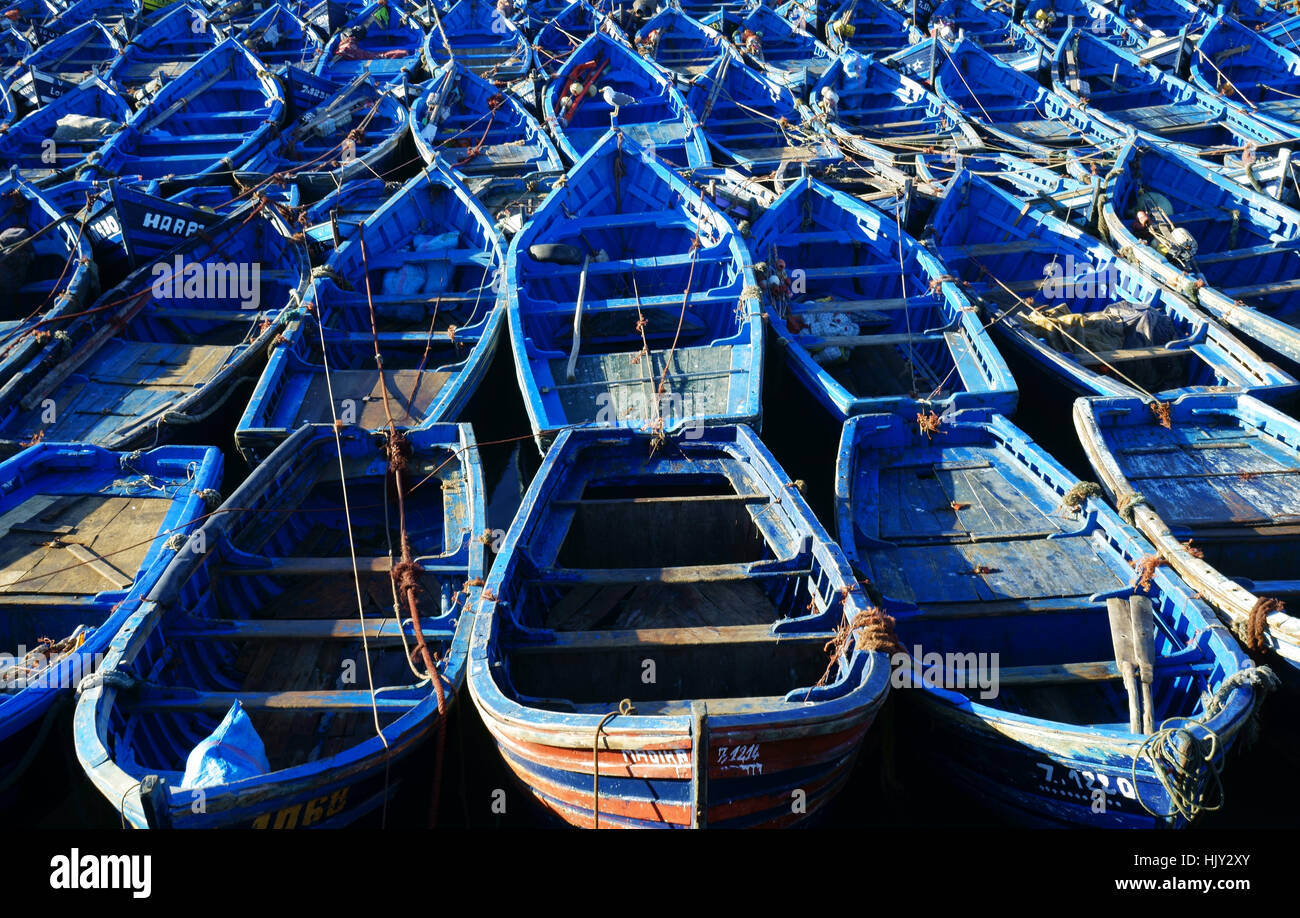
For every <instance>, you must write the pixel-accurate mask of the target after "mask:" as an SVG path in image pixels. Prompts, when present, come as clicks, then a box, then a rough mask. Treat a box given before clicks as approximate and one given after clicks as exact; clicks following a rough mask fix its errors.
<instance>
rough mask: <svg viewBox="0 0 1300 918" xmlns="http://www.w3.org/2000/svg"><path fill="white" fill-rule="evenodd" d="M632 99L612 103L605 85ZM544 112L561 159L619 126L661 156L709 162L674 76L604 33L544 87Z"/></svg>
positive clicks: (682, 163)
mask: <svg viewBox="0 0 1300 918" xmlns="http://www.w3.org/2000/svg"><path fill="white" fill-rule="evenodd" d="M605 89H611V90H613V91H614V92H616V93H621V94H622V95H626V96H630V97H632V98H633V99H635V100H636V102H635V103H633V104H630V105H626V106H623V107H620V108H619V109H617V110H615V107H614V106H613V105H612V104H610V103H609V102H608V101H606V99H605V96H604V94H603V90H605ZM542 114H543V115H544V116H545V117H546V126H547V128H548V129H549V130H550V132H551V136H552V137H554V138H555V142H556V145H557V146H558V147H559V148H560V152H561V153H563V154H564V156H565V158H566V159H568V160H570V161H571V162H574V163H576V162H577V161H578V160H579V159H582V158H583V156H585V155H586V154H587V152H588V151H590V150H591V149H592V148H593V147H595V146H596V144H597V143H598V142H599V141H600V140H601V139H602V138H603V137H604V136H605V135H606V133H607V132H608V131H609V129H610V127H611V126H613V125H614V123H615V119H617V125H618V127H619V129H620V130H622V131H623V133H624V135H625V136H627V137H628V139H630V140H633V141H635V142H636V144H637V146H639V147H641V148H647V149H650V150H652V151H653V153H654V155H655V156H656V157H658V158H659V159H661V160H663V161H665V162H668V163H671V164H673V165H675V166H678V167H686V168H687V169H694V168H696V167H698V166H707V165H708V164H709V146H708V141H707V140H706V139H705V137H704V133H703V131H701V130H700V129H699V125H698V124H696V123H695V116H694V115H693V114H692V113H691V110H690V108H689V107H688V106H687V105H686V100H685V99H684V98H683V97H682V94H681V93H680V92H679V91H678V89H677V87H675V86H674V85H673V83H672V80H671V79H670V78H669V77H668V76H667V75H666V74H665V73H664V72H663V71H661V70H660V69H659V68H658V67H656V66H655V65H654V64H652V63H650V62H649V61H647V60H645V59H644V58H642V57H641V56H640V55H638V54H637V53H636V52H635V51H633V50H632V49H631V48H629V47H628V46H627V45H625V44H623V43H621V42H617V41H615V40H614V39H612V38H610V37H609V36H608V35H605V34H603V33H596V34H594V35H592V36H591V37H590V38H588V39H587V40H586V41H584V42H583V43H582V44H581V45H580V46H579V47H578V50H576V51H574V52H573V54H571V55H570V56H569V59H568V60H567V61H566V62H565V64H564V67H563V68H562V69H561V70H560V71H559V73H557V74H556V75H555V76H554V77H553V78H552V79H551V81H550V82H549V83H548V84H547V86H546V91H545V92H544V93H543V95H542Z"/></svg>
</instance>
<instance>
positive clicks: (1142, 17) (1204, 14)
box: [1118, 0, 1213, 38]
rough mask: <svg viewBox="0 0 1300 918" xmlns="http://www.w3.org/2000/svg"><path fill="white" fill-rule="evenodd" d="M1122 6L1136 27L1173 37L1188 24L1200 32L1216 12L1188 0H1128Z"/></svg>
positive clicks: (1192, 31) (1143, 30)
mask: <svg viewBox="0 0 1300 918" xmlns="http://www.w3.org/2000/svg"><path fill="white" fill-rule="evenodd" d="M1118 9H1119V12H1120V13H1121V14H1122V15H1123V16H1124V18H1125V19H1127V20H1128V21H1129V23H1130V24H1131V25H1132V26H1133V27H1134V28H1135V29H1137V30H1138V31H1139V32H1142V33H1144V34H1146V35H1149V36H1151V37H1153V38H1172V37H1173V36H1175V35H1177V34H1178V33H1179V32H1180V31H1182V30H1183V29H1184V28H1186V29H1187V30H1188V32H1189V34H1196V33H1199V32H1200V31H1201V30H1202V29H1203V28H1204V27H1205V24H1206V22H1207V21H1208V20H1209V19H1210V18H1211V17H1212V15H1213V14H1212V11H1211V10H1210V9H1209V8H1207V7H1201V6H1199V5H1197V4H1196V3H1188V2H1186V0H1124V3H1122V4H1120V5H1119V7H1118Z"/></svg>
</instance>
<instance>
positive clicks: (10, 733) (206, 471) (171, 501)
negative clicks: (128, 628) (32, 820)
mask: <svg viewBox="0 0 1300 918" xmlns="http://www.w3.org/2000/svg"><path fill="white" fill-rule="evenodd" d="M221 465H222V462H221V453H220V452H219V451H218V450H216V449H213V448H210V447H197V446H164V447H160V448H158V449H153V450H149V451H148V452H143V453H131V454H125V453H112V452H109V451H107V450H104V449H100V448H99V447H95V446H84V445H81V444H74V443H39V444H37V445H35V446H32V447H29V448H28V449H25V450H23V451H22V452H21V453H19V454H18V455H17V456H14V457H12V458H10V459H7V460H5V461H4V462H0V482H2V483H3V484H0V520H3V527H2V528H3V535H0V559H3V562H4V574H3V575H0V582H2V583H3V586H0V608H3V609H4V613H5V614H4V616H3V618H2V619H0V621H2V622H3V624H0V647H2V648H3V649H4V650H3V653H0V794H4V796H5V797H7V798H10V799H12V797H13V795H12V794H11V793H6V792H8V791H12V790H13V788H14V786H15V782H16V781H17V779H18V778H19V777H20V776H21V774H22V772H23V771H24V770H25V769H26V768H27V767H28V766H29V765H30V764H31V763H32V762H33V761H34V760H35V757H36V755H37V753H38V752H39V751H40V749H41V746H42V744H43V743H42V741H43V740H44V739H45V738H46V737H47V736H49V733H50V730H51V728H52V727H53V725H54V723H55V720H56V718H57V717H58V715H59V713H60V712H61V709H62V707H63V705H64V703H66V702H68V701H70V700H71V699H72V697H73V691H74V690H75V689H76V688H77V686H78V685H79V684H80V683H81V681H82V680H83V679H84V678H85V677H87V676H89V675H90V673H92V672H93V671H94V669H95V667H96V666H97V664H98V663H99V660H100V659H101V658H102V657H103V655H104V652H105V651H107V649H108V644H109V641H110V640H111V639H112V637H113V635H114V634H116V633H117V630H118V628H119V627H121V625H122V623H123V622H125V621H126V619H127V618H128V617H129V616H130V615H131V614H132V613H133V612H135V610H136V609H137V608H139V605H140V602H141V601H142V599H143V598H144V595H145V594H146V593H148V592H149V590H150V589H152V587H153V585H154V583H155V582H156V581H157V579H158V577H159V576H160V575H161V574H162V572H163V569H164V568H165V567H166V565H167V562H168V561H169V560H170V559H171V558H172V557H174V556H175V554H176V552H177V551H178V550H179V549H180V548H181V546H182V545H183V544H184V541H185V538H186V537H187V536H188V535H189V533H190V531H191V529H192V528H193V527H194V524H195V521H196V520H198V519H199V518H200V516H201V515H202V514H204V513H206V512H207V511H209V510H211V509H212V506H209V505H208V501H209V500H211V499H214V498H215V499H216V500H218V501H219V500H220V495H219V494H218V493H217V491H216V490H215V489H216V488H217V487H219V486H220V484H221Z"/></svg>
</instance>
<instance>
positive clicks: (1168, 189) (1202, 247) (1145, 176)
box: [1101, 142, 1300, 373]
mask: <svg viewBox="0 0 1300 918" xmlns="http://www.w3.org/2000/svg"><path fill="white" fill-rule="evenodd" d="M1139 210H1141V211H1144V212H1150V213H1152V214H1153V215H1154V214H1155V213H1156V212H1161V213H1164V214H1165V215H1166V216H1167V217H1168V219H1169V220H1170V221H1171V225H1172V226H1173V227H1175V228H1182V229H1183V230H1184V231H1185V232H1187V233H1188V234H1189V235H1190V236H1191V237H1192V239H1193V240H1194V241H1195V244H1196V252H1195V257H1193V258H1192V259H1191V260H1190V261H1188V260H1187V259H1185V258H1182V257H1180V256H1179V255H1178V252H1177V250H1174V249H1171V248H1170V247H1169V245H1168V244H1166V243H1165V242H1162V241H1161V240H1160V239H1156V238H1152V236H1151V235H1150V234H1149V233H1146V232H1142V233H1141V235H1139V231H1138V229H1137V227H1136V224H1135V222H1134V221H1135V220H1136V219H1137V213H1138V211H1139ZM1101 215H1102V219H1103V220H1104V221H1105V225H1106V228H1107V229H1108V231H1109V232H1110V235H1111V238H1112V239H1113V241H1114V244H1115V245H1116V246H1117V247H1118V248H1119V249H1120V251H1121V252H1122V253H1123V254H1124V255H1125V257H1127V258H1129V259H1131V260H1133V261H1135V262H1136V263H1137V264H1139V265H1140V266H1142V267H1143V268H1146V269H1148V270H1150V271H1152V272H1153V273H1154V274H1155V275H1156V276H1157V277H1158V278H1160V279H1161V280H1162V281H1164V282H1165V283H1167V284H1169V285H1171V286H1173V287H1174V289H1176V290H1179V291H1181V292H1183V293H1184V294H1186V295H1189V296H1193V297H1194V298H1195V300H1196V302H1197V303H1199V304H1200V306H1202V307H1203V308H1204V309H1206V310H1207V311H1208V312H1210V313H1211V314H1212V315H1214V316H1215V317H1216V318H1218V319H1219V320H1220V321H1222V322H1223V323H1224V324H1225V325H1227V326H1229V327H1230V328H1232V329H1234V330H1235V331H1238V332H1241V333H1242V334H1243V335H1245V336H1247V337H1248V338H1250V339H1251V340H1252V341H1254V342H1255V344H1256V345H1258V346H1259V347H1260V348H1261V350H1262V351H1263V352H1264V353H1265V354H1268V355H1271V356H1274V357H1277V358H1280V359H1282V360H1283V361H1285V367H1286V368H1287V369H1288V370H1289V371H1291V372H1293V373H1294V372H1295V371H1296V369H1297V368H1298V367H1300V329H1298V328H1297V326H1300V283H1297V281H1298V280H1300V271H1298V270H1297V266H1296V257H1295V254H1294V252H1295V249H1296V247H1297V246H1300V214H1297V213H1296V211H1295V210H1293V209H1292V208H1290V207H1288V206H1286V205H1285V204H1282V203H1280V202H1278V201H1275V200H1274V199H1273V198H1271V197H1269V196H1267V195H1264V194H1260V193H1259V192H1256V191H1252V190H1250V189H1249V188H1246V187H1244V186H1242V185H1239V184H1237V183H1236V182H1233V181H1231V180H1229V179H1227V178H1225V177H1224V176H1222V175H1219V174H1218V173H1216V172H1214V171H1213V170H1211V169H1208V168H1206V167H1205V166H1202V165H1201V164H1200V163H1199V162H1198V161H1196V160H1193V159H1189V158H1186V157H1183V156H1180V155H1178V154H1177V153H1176V152H1174V151H1173V150H1172V149H1168V148H1167V147H1164V146H1159V145H1157V146H1147V145H1145V144H1142V143H1140V142H1133V143H1130V144H1128V145H1126V146H1125V148H1124V149H1123V150H1122V151H1121V153H1120V155H1119V157H1118V159H1117V161H1116V168H1115V169H1113V170H1112V171H1111V172H1110V173H1109V174H1108V176H1107V181H1106V185H1105V203H1104V204H1103V207H1102V214H1101ZM1198 282H1200V284H1202V285H1203V286H1198Z"/></svg>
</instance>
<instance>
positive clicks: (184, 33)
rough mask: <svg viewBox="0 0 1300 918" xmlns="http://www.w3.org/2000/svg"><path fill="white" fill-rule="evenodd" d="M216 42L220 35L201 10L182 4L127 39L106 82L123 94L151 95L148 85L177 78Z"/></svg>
mask: <svg viewBox="0 0 1300 918" xmlns="http://www.w3.org/2000/svg"><path fill="white" fill-rule="evenodd" d="M220 42H221V33H220V32H219V31H218V30H217V29H215V28H211V27H210V26H209V25H208V23H207V20H206V19H205V18H204V10H203V8H202V7H201V6H197V5H194V4H192V3H190V2H188V0H183V2H178V3H174V4H172V5H171V6H170V7H169V8H168V9H167V12H166V13H164V14H163V16H162V17H161V18H160V19H159V20H158V21H157V22H156V23H154V24H153V25H151V26H149V28H147V29H145V30H144V31H142V32H141V33H140V34H139V35H136V36H135V37H134V38H133V39H131V41H130V42H129V43H128V44H127V45H126V47H125V48H124V49H123V50H122V54H121V55H120V56H119V57H118V58H117V60H115V61H114V62H113V65H112V66H111V67H109V69H108V73H107V79H108V81H109V82H110V83H112V84H113V85H114V86H116V87H117V88H118V89H119V90H121V91H123V92H131V91H134V90H143V91H144V92H145V93H146V94H148V95H152V94H153V92H152V90H151V89H150V88H149V87H150V86H151V85H154V84H161V83H165V82H168V81H170V80H174V79H175V78H176V77H179V76H180V75H181V74H183V73H185V71H187V70H189V69H190V68H191V67H193V66H194V64H195V63H197V62H198V60H199V59H200V58H202V57H203V56H204V55H205V54H207V53H208V52H209V51H211V50H212V49H213V48H215V47H216V46H217V45H218V44H219V43H220Z"/></svg>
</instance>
